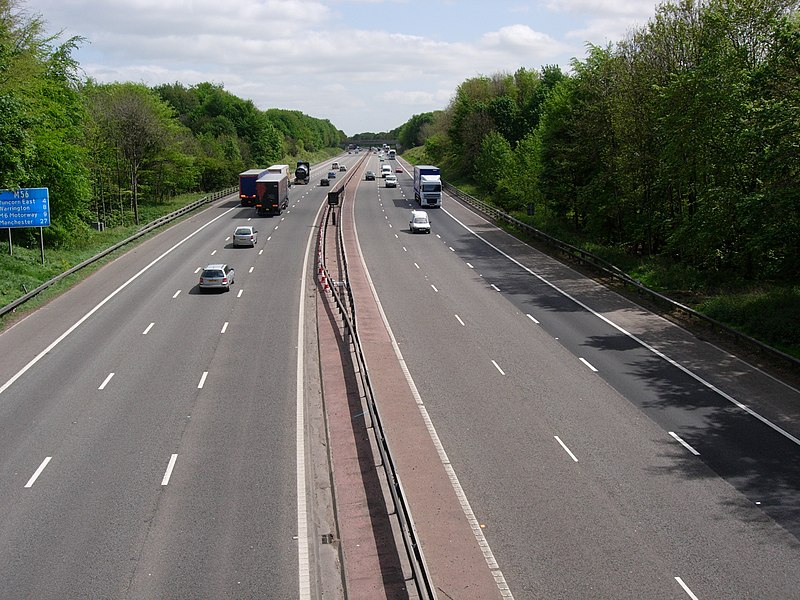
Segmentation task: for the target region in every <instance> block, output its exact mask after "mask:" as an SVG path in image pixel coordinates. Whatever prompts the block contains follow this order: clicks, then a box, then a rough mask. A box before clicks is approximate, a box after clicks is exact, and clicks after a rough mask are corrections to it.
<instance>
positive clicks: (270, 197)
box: [256, 167, 289, 216]
mask: <svg viewBox="0 0 800 600" xmlns="http://www.w3.org/2000/svg"><path fill="white" fill-rule="evenodd" d="M287 170H288V167H287ZM256 192H257V195H258V197H257V198H256V211H257V212H258V215H259V216H264V215H279V214H281V212H282V211H283V209H284V208H286V207H287V206H289V176H288V174H287V173H267V174H266V175H264V176H263V177H262V178H261V179H259V180H258V181H256Z"/></svg>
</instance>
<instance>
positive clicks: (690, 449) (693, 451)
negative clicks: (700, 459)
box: [668, 431, 700, 456]
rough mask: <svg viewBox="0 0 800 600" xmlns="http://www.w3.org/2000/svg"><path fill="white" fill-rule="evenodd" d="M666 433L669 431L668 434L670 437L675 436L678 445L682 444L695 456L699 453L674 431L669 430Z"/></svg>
mask: <svg viewBox="0 0 800 600" xmlns="http://www.w3.org/2000/svg"><path fill="white" fill-rule="evenodd" d="M668 433H669V434H670V435H671V436H672V437H674V438H675V439H676V440H677V441H678V443H680V445H681V446H683V447H684V448H686V449H687V450H688V451H689V452H691V453H692V454H694V455H695V456H700V453H699V452H698V451H697V450H695V449H694V448H692V447H691V446H690V445H689V444H688V443H687V442H686V441H685V440H683V439H682V438H681V436H679V435H678V434H677V433H675V432H674V431H669V432H668Z"/></svg>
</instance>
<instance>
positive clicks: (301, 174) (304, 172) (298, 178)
mask: <svg viewBox="0 0 800 600" xmlns="http://www.w3.org/2000/svg"><path fill="white" fill-rule="evenodd" d="M310 180H311V163H307V162H305V161H302V160H298V161H297V168H296V169H295V170H294V182H295V183H298V184H300V183H302V184H304V185H308V182H309V181H310Z"/></svg>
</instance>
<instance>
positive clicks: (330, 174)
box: [328, 171, 336, 179]
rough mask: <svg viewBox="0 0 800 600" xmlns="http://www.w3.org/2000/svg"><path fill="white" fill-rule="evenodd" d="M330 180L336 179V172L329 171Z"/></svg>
mask: <svg viewBox="0 0 800 600" xmlns="http://www.w3.org/2000/svg"><path fill="white" fill-rule="evenodd" d="M328 179H336V171H328Z"/></svg>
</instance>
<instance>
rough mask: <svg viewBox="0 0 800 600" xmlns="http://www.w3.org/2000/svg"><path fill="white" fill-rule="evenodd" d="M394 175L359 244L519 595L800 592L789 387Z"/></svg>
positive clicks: (361, 222)
mask: <svg viewBox="0 0 800 600" xmlns="http://www.w3.org/2000/svg"><path fill="white" fill-rule="evenodd" d="M371 160H372V163H371V164H370V165H368V166H367V168H372V170H376V171H377V170H378V169H377V166H378V163H377V159H375V158H373V159H371ZM373 167H376V168H373ZM406 168H407V169H408V168H409V167H406ZM398 176H399V181H400V187H399V188H398V189H391V188H389V189H387V188H385V187H384V186H383V184H382V182H381V180H380V179H378V181H377V182H364V181H362V182H361V184H360V187H359V192H358V198H357V207H356V214H357V217H356V222H357V227H358V236H359V240H360V244H361V249H362V252H363V255H364V258H365V262H366V264H367V266H368V268H369V271H370V274H371V276H372V279H373V281H374V284H375V287H376V290H377V294H378V296H379V297H380V301H381V303H382V306H383V309H384V311H385V312H386V315H387V319H388V321H389V324H390V326H391V328H392V330H393V333H394V335H395V337H396V338H397V341H398V344H399V346H400V349H401V351H402V354H403V356H404V358H405V360H406V362H407V364H408V368H409V371H410V374H411V377H412V378H413V380H414V382H415V384H416V387H417V388H418V389H419V392H420V396H421V398H422V401H423V402H424V404H425V406H426V408H427V411H428V412H429V414H430V415H431V419H432V421H433V424H434V426H435V428H436V431H437V433H438V436H439V437H440V439H441V440H442V443H443V445H444V449H445V451H446V452H447V455H448V457H449V460H450V462H451V464H452V465H453V468H454V469H455V472H456V474H457V476H458V478H459V481H460V484H461V486H462V487H463V489H464V491H465V493H466V497H467V498H468V500H469V502H470V504H471V507H472V509H473V511H474V513H475V515H476V518H477V520H478V521H479V522H480V527H481V529H482V532H483V533H484V535H485V537H486V539H487V541H488V543H489V545H490V546H491V549H492V552H493V555H494V557H495V558H496V560H497V562H498V565H499V567H500V569H501V570H502V572H503V574H504V575H505V579H506V580H507V582H508V585H509V588H510V591H511V593H512V594H513V595H514V597H515V598H565V599H566V598H615V599H619V598H631V599H634V598H637V599H640V598H699V599H702V600H706V599H710V598H715V599H720V600H723V599H730V598H791V597H796V596H797V594H798V591H797V590H799V589H800V569H797V565H798V564H800V543H799V542H798V535H800V501H799V499H800V445H798V444H799V442H798V439H797V438H798V430H800V420H798V418H797V416H798V415H797V409H796V408H794V407H796V406H800V405H798V404H797V403H798V400H800V397H799V395H798V392H797V390H794V389H792V388H790V387H787V386H785V385H783V384H781V383H780V382H777V381H775V380H773V379H771V378H769V377H768V376H766V375H764V374H763V373H760V372H758V371H757V370H755V369H753V368H751V367H749V365H746V364H744V363H741V362H740V361H737V360H735V359H734V358H733V357H730V356H729V355H727V354H726V353H724V352H722V351H720V350H718V349H717V348H714V347H712V346H709V345H707V344H704V343H702V342H700V341H698V340H696V339H695V338H693V337H692V336H691V335H689V334H688V333H687V332H685V331H683V330H681V329H680V328H677V327H675V326H674V325H672V324H670V323H668V322H667V321H665V320H663V319H661V318H658V317H656V316H653V315H650V314H648V313H647V312H646V311H644V310H642V309H640V308H638V307H636V306H635V305H632V304H631V303H630V302H628V301H626V300H624V299H623V298H621V297H619V296H618V295H616V294H615V293H613V292H611V291H609V290H607V289H606V288H604V287H602V286H600V285H597V284H595V283H594V282H591V281H589V280H586V279H585V278H584V277H582V276H580V275H579V274H577V273H575V272H574V271H572V270H571V269H569V268H567V267H565V266H563V265H561V264H560V263H558V262H557V261H554V260H552V259H549V258H548V257H545V256H543V255H541V254H540V253H538V252H536V251H534V250H532V249H530V248H528V247H526V246H524V245H523V244H521V243H519V242H517V241H516V240H514V239H513V238H511V237H509V236H507V235H506V234H504V233H502V232H499V231H498V230H497V229H496V228H494V227H492V226H491V225H489V224H488V223H487V222H486V221H484V220H483V219H481V218H480V217H478V216H476V215H474V214H473V213H471V212H470V211H468V210H466V209H465V208H464V207H462V206H461V205H459V204H458V203H457V202H455V201H453V200H451V199H449V198H445V202H444V205H443V207H442V209H429V210H428V214H429V215H430V217H431V221H432V228H433V231H432V233H431V234H430V235H413V234H411V233H410V232H409V230H408V220H409V211H410V209H411V208H415V207H416V204H415V203H414V201H413V189H412V185H411V177H410V175H409V174H408V173H407V172H406V173H403V174H398ZM793 404H794V406H793ZM748 411H749V412H748Z"/></svg>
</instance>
